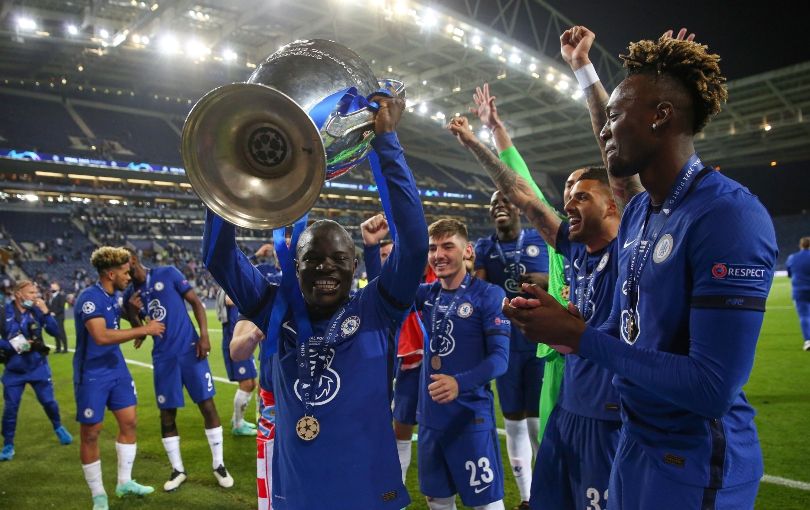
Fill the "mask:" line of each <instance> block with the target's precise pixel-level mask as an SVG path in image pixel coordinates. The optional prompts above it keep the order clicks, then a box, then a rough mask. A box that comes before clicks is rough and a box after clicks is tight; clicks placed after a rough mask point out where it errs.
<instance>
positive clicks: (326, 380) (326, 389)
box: [293, 348, 340, 406]
mask: <svg viewBox="0 0 810 510" xmlns="http://www.w3.org/2000/svg"><path fill="white" fill-rule="evenodd" d="M319 358H320V359H319ZM334 359H335V350H334V349H331V348H330V349H327V350H326V352H323V353H322V352H321V351H320V349H313V348H310V349H309V367H310V371H311V372H310V373H312V372H313V371H314V370H315V366H316V362H317V361H320V362H322V363H324V364H325V367H324V370H323V372H322V373H321V376H320V377H319V378H318V381H317V383H316V384H315V389H314V390H313V391H312V392H311V398H312V405H314V406H322V405H324V404H328V403H329V402H331V401H332V400H334V398H335V397H336V396H337V394H338V392H340V375H339V374H338V373H337V372H336V371H335V370H334V369H332V361H334ZM308 387H309V384H307V383H305V382H302V381H301V379H296V380H295V384H294V385H293V391H295V396H296V397H298V400H301V401H302V402H303V400H302V398H301V395H303V394H304V390H306V389H307V388H308Z"/></svg>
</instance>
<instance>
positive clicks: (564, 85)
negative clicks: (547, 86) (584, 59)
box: [556, 80, 568, 91]
mask: <svg viewBox="0 0 810 510" xmlns="http://www.w3.org/2000/svg"><path fill="white" fill-rule="evenodd" d="M556 88H557V90H560V91H563V90H566V89H568V80H560V81H558V82H557V86H556Z"/></svg>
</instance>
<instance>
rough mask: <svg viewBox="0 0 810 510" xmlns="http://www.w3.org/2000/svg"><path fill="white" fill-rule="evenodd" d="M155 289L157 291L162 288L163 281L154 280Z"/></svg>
mask: <svg viewBox="0 0 810 510" xmlns="http://www.w3.org/2000/svg"><path fill="white" fill-rule="evenodd" d="M155 290H156V291H158V292H160V291H161V290H163V282H155Z"/></svg>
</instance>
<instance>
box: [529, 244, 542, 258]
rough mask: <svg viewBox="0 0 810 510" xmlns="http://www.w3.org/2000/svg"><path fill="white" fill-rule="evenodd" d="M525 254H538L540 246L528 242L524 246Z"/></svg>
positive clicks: (532, 255)
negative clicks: (527, 244)
mask: <svg viewBox="0 0 810 510" xmlns="http://www.w3.org/2000/svg"><path fill="white" fill-rule="evenodd" d="M526 255H528V256H529V257H536V256H538V255H540V247H539V246H537V245H535V244H530V245H529V246H527V247H526Z"/></svg>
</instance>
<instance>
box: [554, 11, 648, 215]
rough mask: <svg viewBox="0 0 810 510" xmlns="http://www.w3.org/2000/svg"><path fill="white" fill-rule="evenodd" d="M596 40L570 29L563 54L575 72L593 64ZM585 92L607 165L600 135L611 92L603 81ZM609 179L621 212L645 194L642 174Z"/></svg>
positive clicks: (563, 41)
mask: <svg viewBox="0 0 810 510" xmlns="http://www.w3.org/2000/svg"><path fill="white" fill-rule="evenodd" d="M595 39H596V35H595V34H594V33H593V32H591V31H590V30H588V29H587V28H585V27H583V26H576V27H572V28H569V29H568V30H566V31H565V32H563V34H562V35H561V36H560V53H561V54H562V57H563V60H565V61H566V62H567V63H568V65H569V66H570V67H571V70H572V71H575V72H576V71H577V70H578V69H581V68H584V67H586V66H588V65H591V60H590V58H588V53H589V51H590V49H591V46H592V45H593V42H594V40H595ZM583 92H584V93H585V98H586V99H587V101H588V113H590V115H591V128H592V129H593V134H594V136H595V137H596V143H597V145H599V152H600V153H601V154H602V162H603V163H604V165H605V166H607V159H606V158H605V142H604V141H603V140H602V137H601V136H599V133H600V132H601V131H602V127H603V126H604V125H605V123H606V122H607V113H606V111H605V107H606V106H607V102H608V99H609V97H610V96H609V94H608V93H607V90H605V87H604V85H602V82H601V81H599V80H598V79H597V80H596V82H594V83H592V84H590V85H589V86H588V87H586V88H584V89H583ZM608 179H609V180H610V187H611V189H612V190H613V196H614V198H615V200H616V205H617V206H618V207H619V210H623V209H624V206H625V205H626V204H627V202H629V201H630V199H631V198H633V197H634V196H636V195H637V194H639V193H641V192H642V191H644V187H643V186H642V185H641V180H640V179H639V177H638V175H633V176H630V177H614V176H612V175H610V172H608Z"/></svg>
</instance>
